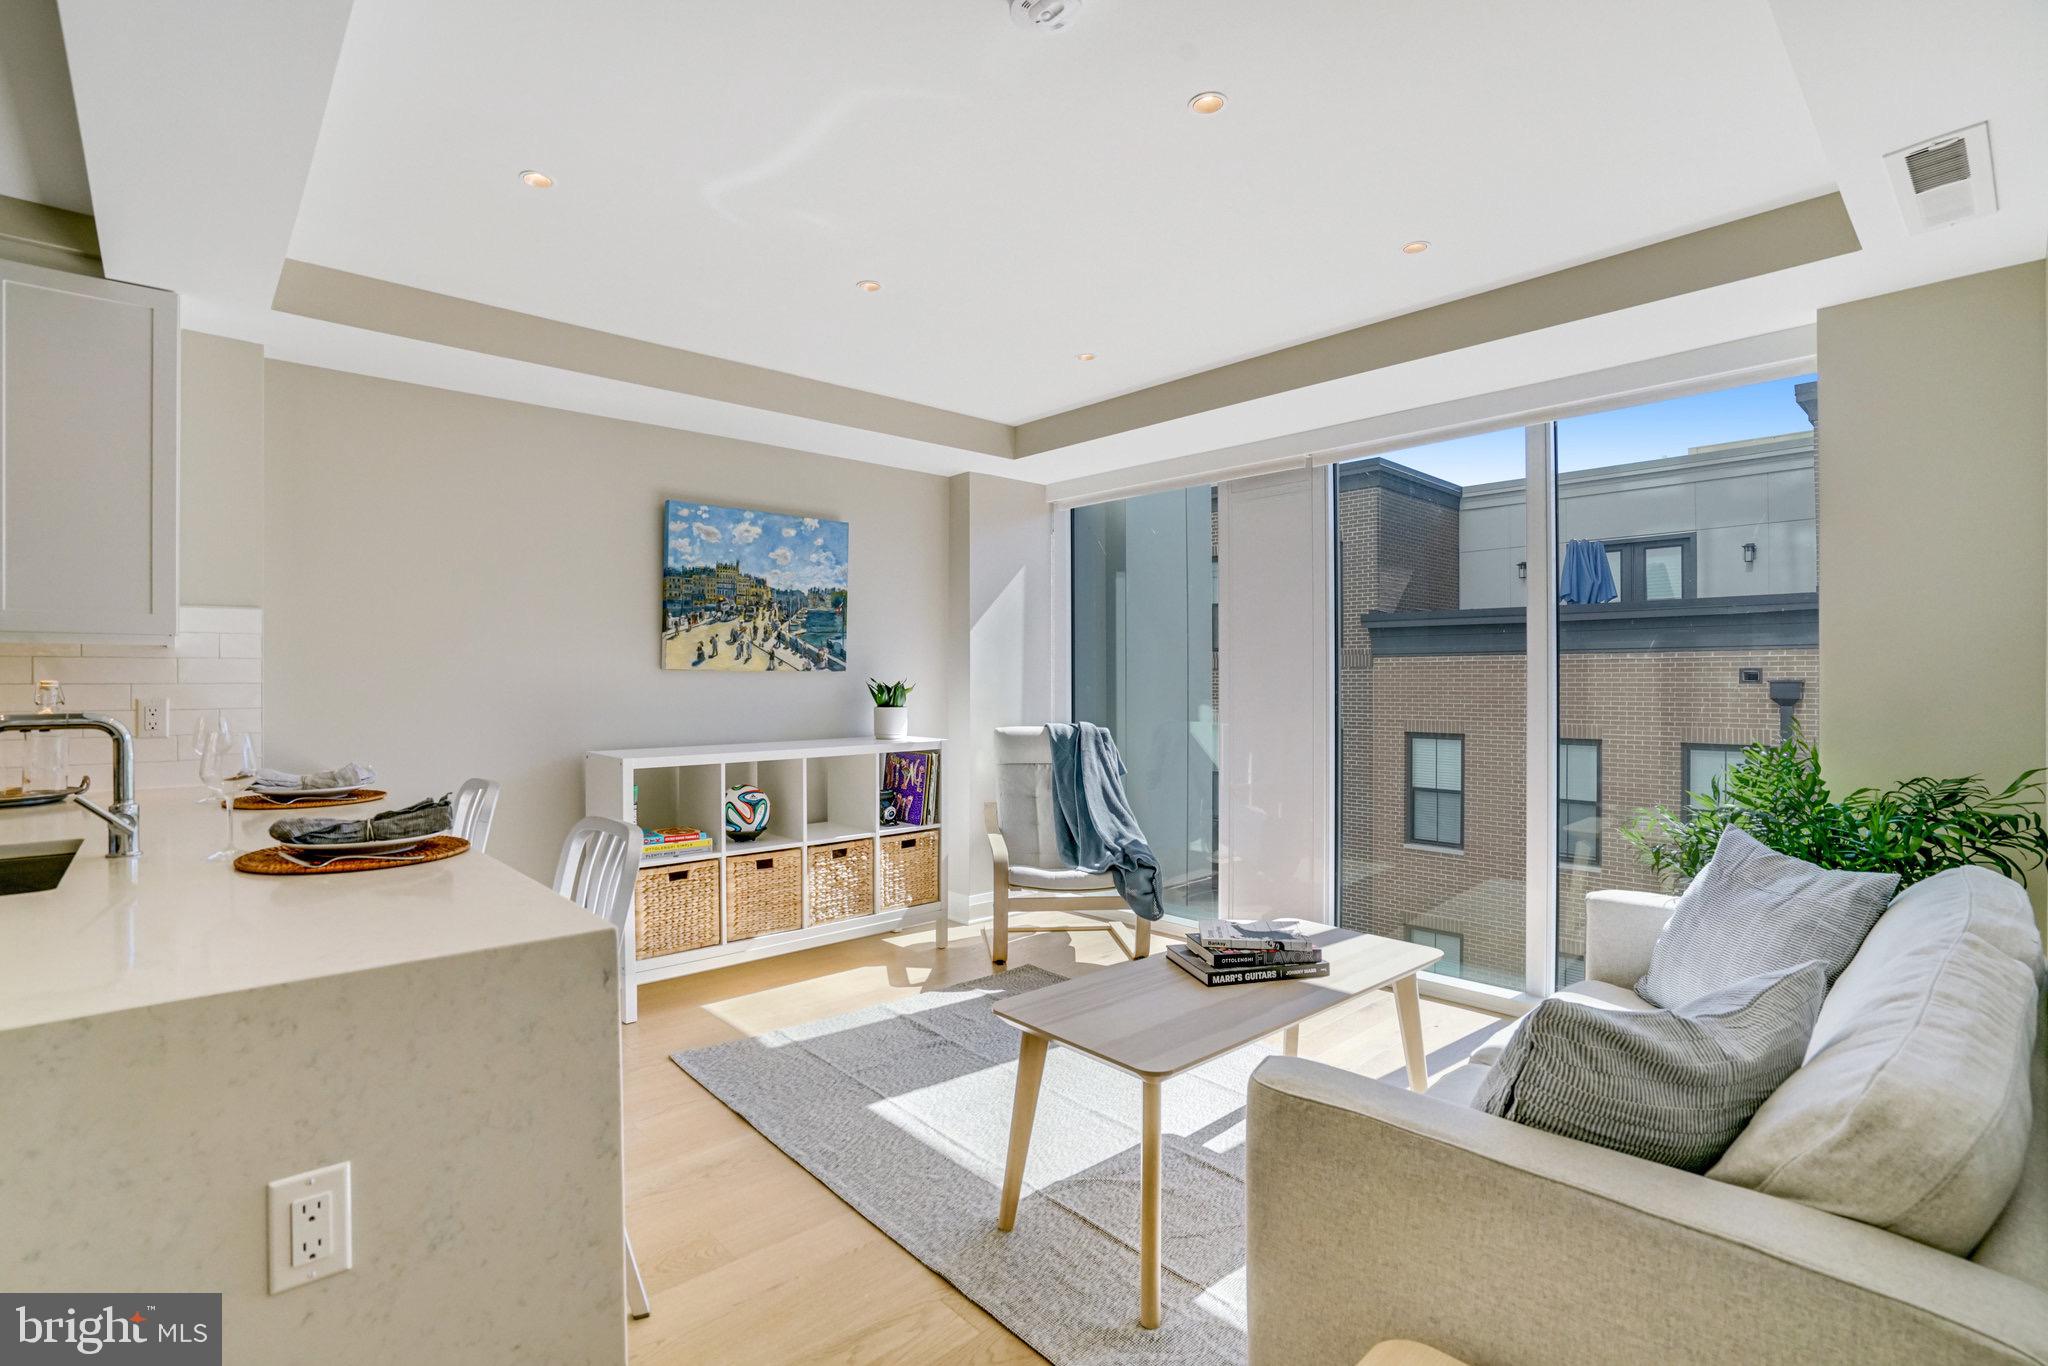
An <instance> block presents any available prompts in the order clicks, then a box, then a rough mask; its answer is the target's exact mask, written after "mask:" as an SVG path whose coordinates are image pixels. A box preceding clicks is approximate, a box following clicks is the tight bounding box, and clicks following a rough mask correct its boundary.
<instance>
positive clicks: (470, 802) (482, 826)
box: [452, 778, 498, 854]
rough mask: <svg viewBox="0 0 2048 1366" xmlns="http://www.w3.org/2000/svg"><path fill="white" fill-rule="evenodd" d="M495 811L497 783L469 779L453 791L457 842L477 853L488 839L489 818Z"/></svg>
mask: <svg viewBox="0 0 2048 1366" xmlns="http://www.w3.org/2000/svg"><path fill="white" fill-rule="evenodd" d="M497 811H498V784H497V782H496V781H495V780H493V779H490V778H471V779H470V780H469V781H468V782H466V783H464V784H463V785H462V786H461V787H458V788H456V789H455V809H454V812H453V816H454V821H455V824H454V827H453V830H452V833H453V834H454V835H455V836H456V838H458V839H465V840H468V841H469V847H470V848H471V849H474V850H475V851H476V852H477V853H479V854H481V853H482V852H483V851H484V845H486V844H488V843H489V842H490V839H491V817H492V816H494V815H496V814H497Z"/></svg>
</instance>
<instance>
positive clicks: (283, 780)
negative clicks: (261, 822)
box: [255, 764, 377, 788]
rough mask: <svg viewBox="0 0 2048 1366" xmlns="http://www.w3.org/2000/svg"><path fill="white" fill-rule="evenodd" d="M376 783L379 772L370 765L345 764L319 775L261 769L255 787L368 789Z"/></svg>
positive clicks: (322, 771) (323, 770) (257, 773)
mask: <svg viewBox="0 0 2048 1366" xmlns="http://www.w3.org/2000/svg"><path fill="white" fill-rule="evenodd" d="M376 781H377V770H376V769H374V768H371V767H370V766H369V765H368V764H343V765H342V766H341V767H340V768H323V769H321V770H320V771H319V772H318V773H284V772H280V771H279V770H277V769H274V768H259V769H257V770H256V784H255V785H256V786H257V787H268V788H288V787H312V788H321V787H367V786H369V785H370V784H371V783H374V782H376Z"/></svg>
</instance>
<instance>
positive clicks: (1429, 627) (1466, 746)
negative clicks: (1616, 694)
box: [1334, 429, 1528, 990]
mask: <svg viewBox="0 0 2048 1366" xmlns="http://www.w3.org/2000/svg"><path fill="white" fill-rule="evenodd" d="M1527 468H1528V466H1527V453H1526V444H1525V438H1524V436H1523V434H1522V432H1521V431H1520V430H1519V429H1517V430H1513V431H1503V432H1492V433H1488V434H1486V435H1483V436H1476V437H1468V438H1464V439H1461V440H1456V441H1447V442H1441V443H1438V444H1436V445H1431V446H1420V447H1412V448H1410V449H1407V450H1400V451H1393V452H1389V453H1387V454H1384V455H1377V456H1373V457H1371V458H1369V459H1364V460H1354V461H1350V462H1348V463H1346V464H1343V465H1340V466H1338V467H1337V470H1336V472H1335V481H1336V482H1335V489H1334V505H1335V513H1336V555H1337V592H1336V595H1335V597H1336V603H1337V709H1336V713H1337V722H1336V724H1337V736H1336V741H1337V743H1336V761H1337V808H1338V810H1337V909H1338V917H1339V919H1340V920H1341V921H1342V923H1343V924H1345V925H1347V926H1349V927H1351V928H1353V929H1358V930H1366V931H1369V932H1371V933H1373V934H1382V935H1387V936H1390V937H1392V938H1396V939H1410V940H1413V941H1415V942H1417V943H1421V944H1429V945H1431V946H1433V947H1437V948H1441V949H1443V950H1444V956H1443V958H1442V960H1441V961H1440V962H1439V963H1438V964H1437V971H1438V972H1440V973H1443V974H1446V975H1450V976H1458V977H1464V978H1468V979H1471V980H1474V981H1479V982H1484V983H1486V984H1488V985H1491V986H1498V987H1507V988H1511V989H1516V990H1519V989H1521V988H1522V986H1523V985H1524V981H1525V978H1526V971H1525V965H1526V957H1527V944H1528V938H1527V924H1528V912H1527V905H1528V890H1527V889H1528V882H1527V876H1528V875H1527V866H1528V860H1527V852H1526V851H1527V845H1528V841H1527V832H1526V822H1525V820H1524V816H1523V811H1524V808H1525V804H1526V798H1525V795H1524V794H1525V793H1526V792H1527V790H1528V779H1527V751H1528V712H1527V696H1528V689H1527V677H1528V676H1527V672H1526V664H1527V658H1528V656H1527V647H1526V644H1525V641H1524V631H1523V625H1524V621H1525V618H1526V615H1527V612H1526V608H1525V605H1524V604H1525V600H1526V596H1527V595H1526V593H1525V592H1524V591H1523V586H1524V582H1525V579H1526V575H1527V566H1526V565H1524V564H1522V563H1520V562H1519V561H1520V559H1521V556H1520V555H1519V552H1517V551H1516V550H1514V549H1513V547H1515V546H1516V545H1518V544H1520V542H1521V539H1522V519H1523V508H1522V506H1521V504H1520V502H1519V499H1518V497H1517V493H1518V491H1519V489H1520V488H1521V481H1522V479H1523V478H1524V476H1525V474H1526V472H1527Z"/></svg>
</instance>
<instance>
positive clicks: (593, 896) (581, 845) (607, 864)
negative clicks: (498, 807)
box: [492, 783, 653, 1319]
mask: <svg viewBox="0 0 2048 1366" xmlns="http://www.w3.org/2000/svg"><path fill="white" fill-rule="evenodd" d="M492 786H493V787H496V786H497V784H495V783H493V784H492ZM639 870H640V832H639V831H638V830H635V829H634V828H633V827H632V826H630V825H628V824H626V823H625V822H624V821H615V820H610V819H607V818H606V817H604V816H587V817H585V818H584V819H582V820H580V821H578V822H576V824H575V825H573V826H571V827H569V837H568V838H567V839H565V840H563V841H562V856H561V858H559V859H558V860H556V862H555V891H556V892H557V893H558V894H560V895H562V896H565V897H567V898H569V900H571V901H573V902H575V903H576V904H577V905H578V906H581V907H582V908H583V909H584V910H586V911H589V912H590V913H591V914H593V915H595V916H597V917H598V918H599V919H600V920H602V921H604V922H605V923H606V924H608V925H610V926H611V927H612V929H614V930H615V931H617V932H618V938H619V964H620V969H621V970H620V972H619V983H620V990H621V992H622V995H621V998H620V999H621V1006H620V1016H619V1018H620V1019H621V1020H623V1021H625V1022H626V1023H628V1024H630V1023H632V1021H633V1020H635V1019H637V1018H638V1017H639V1011H638V1009H637V1008H636V1003H635V1000H634V994H635V993H634V991H633V985H632V982H631V981H630V980H629V979H628V978H627V976H626V974H625V971H624V967H625V961H626V954H627V952H628V949H627V947H626V942H627V939H626V937H627V935H628V934H630V933H631V930H632V924H633V876H634V874H635V873H637V872H638V871H639ZM626 1308H627V1310H628V1311H629V1312H630V1313H631V1314H632V1315H633V1317H634V1318H636V1319H644V1318H646V1317H647V1316H648V1314H649V1313H651V1312H653V1311H652V1307H651V1306H650V1305H649V1304H648V1303H647V1283H646V1282H645V1281H643V1280H641V1279H640V1262H639V1259H638V1258H636V1257H634V1255H633V1236H632V1235H631V1234H630V1233H629V1234H627V1235H626Z"/></svg>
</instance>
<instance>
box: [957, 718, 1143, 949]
mask: <svg viewBox="0 0 2048 1366" xmlns="http://www.w3.org/2000/svg"><path fill="white" fill-rule="evenodd" d="M984 816H985V818H986V820H987V823H988V844H989V854H990V856H991V857H992V858H993V859H994V860H995V903H996V904H995V933H994V936H993V939H994V944H993V947H992V950H991V957H992V958H993V959H994V961H995V962H997V963H1003V962H1007V961H1008V960H1009V957H1010V934H1011V928H1010V913H1011V912H1012V911H1013V910H1015V911H1071V912H1076V913H1078V914H1080V915H1083V916H1086V917H1088V918H1089V919H1096V920H1099V919H1104V918H1105V917H1104V916H1103V915H1102V914H1101V913H1102V912H1120V913H1121V914H1115V915H1113V916H1112V917H1110V922H1111V923H1108V924H1104V925H1019V926H1017V928H1016V931H1015V932H1016V933H1018V934H1038V933H1054V934H1057V933H1062V932H1068V931H1075V930H1105V931H1107V932H1108V933H1109V937H1110V938H1112V939H1114V940H1116V946H1117V947H1118V948H1120V949H1122V950H1123V951H1124V955H1125V956H1126V957H1128V958H1143V957H1145V956H1147V955H1148V954H1150V953H1151V952H1152V922H1151V921H1149V920H1147V919H1145V918H1144V917H1143V916H1139V915H1135V914H1133V913H1132V911H1131V910H1130V908H1129V907H1128V906H1126V905H1125V904H1124V899H1123V898H1122V897H1120V896H1118V895H1117V892H1116V881H1115V879H1113V878H1111V877H1110V875H1109V874H1108V873H1084V872H1082V871H1081V870H1080V869H1078V868H1069V867H1067V866H1065V865H1064V864H1062V863H1061V862H1060V856H1059V851H1058V846H1057V843H1056V841H1055V838H1054V835H1053V820H1054V813H1053V796H1052V741H1051V740H1049V739H1048V738H1046V734H1045V727H1044V726H998V727H996V799H995V800H994V801H992V802H990V803H989V804H988V805H987V807H986V808H985V809H984ZM1125 923H1128V924H1134V925H1135V926H1136V933H1137V940H1138V944H1137V948H1136V949H1135V950H1133V949H1132V948H1131V947H1130V946H1128V945H1126V944H1125V943H1124V940H1123V936H1122V935H1120V934H1118V933H1117V925H1118V924H1125Z"/></svg>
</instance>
